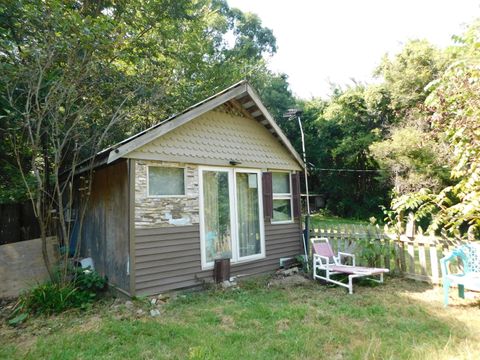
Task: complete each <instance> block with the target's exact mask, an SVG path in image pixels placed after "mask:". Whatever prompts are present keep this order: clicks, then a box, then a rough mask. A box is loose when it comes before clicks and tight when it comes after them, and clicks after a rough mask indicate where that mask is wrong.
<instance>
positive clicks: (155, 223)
mask: <svg viewBox="0 0 480 360" xmlns="http://www.w3.org/2000/svg"><path fill="white" fill-rule="evenodd" d="M149 165H156V166H165V167H183V168H185V196H179V197H165V198H157V197H149V196H148V193H147V166H149ZM198 214H199V199H198V166H197V165H192V164H180V163H171V162H163V161H144V160H137V161H136V166H135V227H136V228H149V227H150V228H154V227H173V226H184V225H193V224H198V223H199V215H198Z"/></svg>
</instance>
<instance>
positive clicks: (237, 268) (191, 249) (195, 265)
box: [135, 222, 301, 295]
mask: <svg viewBox="0 0 480 360" xmlns="http://www.w3.org/2000/svg"><path fill="white" fill-rule="evenodd" d="M135 234H136V237H135V263H136V269H135V270H136V271H135V285H136V286H135V288H136V295H153V294H157V293H160V292H163V291H168V290H175V289H181V288H186V287H191V286H196V285H201V284H202V281H211V280H212V270H203V271H202V269H201V260H200V229H199V226H198V225H191V226H181V227H163V228H160V227H158V228H150V229H136V231H135ZM265 247H266V257H265V258H264V259H261V260H255V261H250V262H246V263H242V264H232V272H231V274H232V276H234V275H239V274H241V275H255V274H261V273H267V272H271V271H274V270H275V269H277V268H278V266H279V259H280V258H281V257H290V256H295V255H298V254H300V253H301V241H300V225H299V223H298V222H295V223H290V224H276V225H272V224H270V223H266V224H265Z"/></svg>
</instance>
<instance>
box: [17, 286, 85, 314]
mask: <svg viewBox="0 0 480 360" xmlns="http://www.w3.org/2000/svg"><path fill="white" fill-rule="evenodd" d="M79 295H80V294H79V290H78V289H77V288H75V287H74V286H73V284H71V283H66V284H57V283H51V282H48V283H45V284H40V285H37V286H36V287H34V288H33V289H32V290H30V291H29V292H27V293H25V294H23V295H22V296H21V297H20V309H21V310H23V311H25V312H28V313H32V314H46V315H51V314H57V313H60V312H62V311H65V310H67V309H69V308H72V307H75V306H77V305H80V304H81V302H82V299H81V296H80V297H79Z"/></svg>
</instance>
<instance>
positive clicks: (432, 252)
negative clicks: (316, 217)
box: [310, 224, 460, 284]
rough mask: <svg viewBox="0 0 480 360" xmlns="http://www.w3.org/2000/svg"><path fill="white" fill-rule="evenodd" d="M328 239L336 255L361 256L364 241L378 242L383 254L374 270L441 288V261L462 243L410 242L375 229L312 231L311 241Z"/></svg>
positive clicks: (432, 238) (355, 227)
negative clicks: (378, 269) (337, 253)
mask: <svg viewBox="0 0 480 360" xmlns="http://www.w3.org/2000/svg"><path fill="white" fill-rule="evenodd" d="M313 237H326V238H328V239H329V241H330V243H331V244H332V247H333V248H334V249H335V250H336V251H345V252H352V253H355V254H359V253H360V252H361V248H360V247H361V246H364V244H365V241H377V242H379V243H380V244H381V245H382V247H383V249H384V251H383V254H382V256H381V257H379V258H378V259H377V261H376V264H375V266H381V267H385V268H387V269H390V271H391V272H392V273H396V274H401V275H403V276H405V277H407V278H411V279H415V280H419V281H424V282H429V283H433V284H439V283H440V282H441V271H440V259H441V258H442V257H443V256H444V255H445V254H446V253H448V252H449V250H450V249H452V248H453V247H455V246H458V245H459V243H460V242H459V241H456V240H452V239H448V238H446V237H444V236H429V235H424V234H422V233H418V234H416V235H415V236H414V237H412V238H409V237H407V236H406V235H400V236H398V235H397V234H395V233H394V232H393V231H390V229H388V228H386V227H385V228H381V227H379V226H373V225H350V224H342V225H322V226H319V227H316V228H312V229H310V238H313Z"/></svg>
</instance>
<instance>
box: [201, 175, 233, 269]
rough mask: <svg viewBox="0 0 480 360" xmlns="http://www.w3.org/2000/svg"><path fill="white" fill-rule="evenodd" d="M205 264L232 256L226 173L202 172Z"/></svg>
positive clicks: (227, 177) (227, 178) (228, 187)
mask: <svg viewBox="0 0 480 360" xmlns="http://www.w3.org/2000/svg"><path fill="white" fill-rule="evenodd" d="M202 180H203V181H202V182H203V211H204V219H203V222H204V234H203V235H204V239H205V251H206V262H207V263H211V262H213V260H214V259H216V258H220V257H231V255H232V247H231V243H232V229H231V221H230V219H231V217H230V213H231V211H230V186H229V172H228V171H209V170H204V171H203V172H202Z"/></svg>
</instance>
